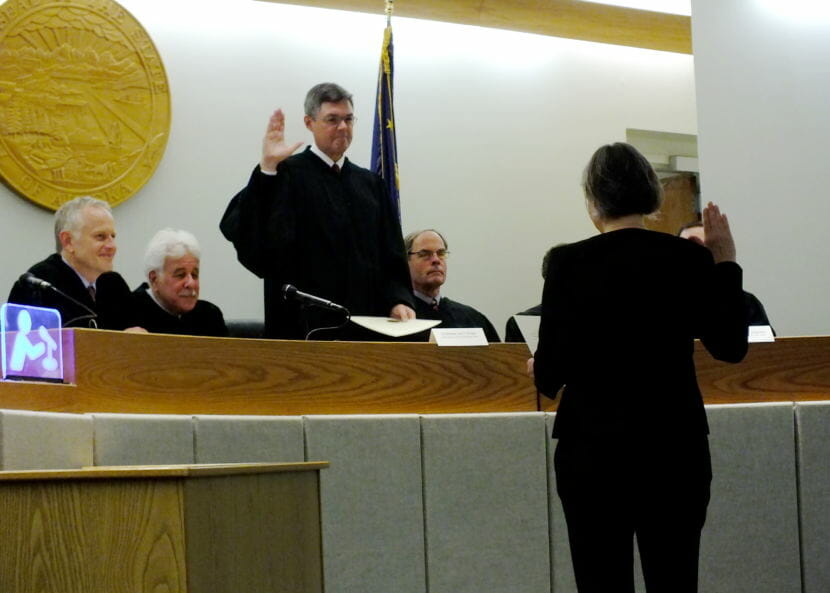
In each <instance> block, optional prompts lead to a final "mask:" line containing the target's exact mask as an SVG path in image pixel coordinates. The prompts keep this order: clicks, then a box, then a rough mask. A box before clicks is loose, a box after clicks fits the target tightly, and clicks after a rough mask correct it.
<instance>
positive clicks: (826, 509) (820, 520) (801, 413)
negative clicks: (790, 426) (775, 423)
mask: <svg viewBox="0 0 830 593" xmlns="http://www.w3.org/2000/svg"><path fill="white" fill-rule="evenodd" d="M795 416H796V434H797V439H798V441H797V443H798V470H799V471H798V487H799V495H800V498H801V562H802V567H803V576H804V593H827V591H830V402H826V401H825V402H811V403H806V402H805V403H799V404H796V406H795Z"/></svg>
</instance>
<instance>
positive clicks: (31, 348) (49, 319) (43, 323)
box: [0, 303, 63, 381]
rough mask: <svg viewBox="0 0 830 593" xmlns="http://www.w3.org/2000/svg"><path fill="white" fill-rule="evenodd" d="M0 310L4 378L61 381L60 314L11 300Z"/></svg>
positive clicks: (0, 342)
mask: <svg viewBox="0 0 830 593" xmlns="http://www.w3.org/2000/svg"><path fill="white" fill-rule="evenodd" d="M0 311H2V312H0V332H2V339H0V347H2V362H3V379H31V380H45V381H62V380H63V353H62V352H61V340H62V338H61V333H60V332H61V320H60V314H59V313H58V312H57V311H56V310H55V309H44V308H41V307H28V306H23V305H14V304H12V303H7V304H5V305H3V306H2V307H0ZM35 328H36V329H35Z"/></svg>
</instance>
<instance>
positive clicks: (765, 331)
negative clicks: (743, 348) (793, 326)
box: [747, 325, 775, 344]
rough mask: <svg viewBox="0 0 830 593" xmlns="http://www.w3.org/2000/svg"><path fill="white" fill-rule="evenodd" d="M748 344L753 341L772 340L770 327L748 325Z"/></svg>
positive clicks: (773, 337)
mask: <svg viewBox="0 0 830 593" xmlns="http://www.w3.org/2000/svg"><path fill="white" fill-rule="evenodd" d="M747 341H748V342H749V343H750V344H752V343H753V342H774V341H775V335H774V334H773V333H772V328H771V327H770V326H768V325H750V326H749V339H748V340H747Z"/></svg>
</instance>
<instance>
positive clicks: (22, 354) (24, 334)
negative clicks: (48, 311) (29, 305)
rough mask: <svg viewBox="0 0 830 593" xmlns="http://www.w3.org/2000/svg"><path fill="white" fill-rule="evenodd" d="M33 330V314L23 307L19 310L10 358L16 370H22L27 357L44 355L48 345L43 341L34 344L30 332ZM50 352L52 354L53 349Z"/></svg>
mask: <svg viewBox="0 0 830 593" xmlns="http://www.w3.org/2000/svg"><path fill="white" fill-rule="evenodd" d="M31 332H32V316H31V315H29V312H28V311H27V310H26V309H21V310H20V311H18V312H17V335H16V336H15V337H14V347H13V348H12V357H11V359H10V360H9V369H10V370H12V371H16V372H19V371H22V370H23V366H24V365H25V364H26V359H27V358H28V359H30V360H37V359H38V358H40V357H41V356H43V351H44V350H46V346H45V345H44V343H43V342H38V343H37V344H33V343H32V341H31V340H30V339H29V334H30V333H31ZM47 336H48V334H47ZM53 343H54V342H53ZM49 354H50V355H51V351H50V352H49ZM44 368H45V365H44Z"/></svg>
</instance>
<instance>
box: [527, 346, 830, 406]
mask: <svg viewBox="0 0 830 593" xmlns="http://www.w3.org/2000/svg"><path fill="white" fill-rule="evenodd" d="M695 366H696V368H697V381H698V384H699V385H700V391H701V392H702V393H703V401H704V403H706V404H739V403H760V402H786V401H811V400H812V401H816V400H830V338H828V337H824V336H817V337H806V338H778V339H777V341H776V342H772V343H759V344H750V345H749V352H748V354H747V355H746V358H745V359H744V360H743V361H742V362H740V363H738V364H729V363H726V362H720V361H717V360H715V359H713V358H712V357H711V356H710V355H709V353H708V352H706V349H705V348H704V347H703V345H702V344H701V343H700V342H697V343H696V344H695ZM556 404H557V402H555V401H553V400H550V399H548V398H544V399H543V404H542V407H543V408H544V409H546V410H554V409H556Z"/></svg>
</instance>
